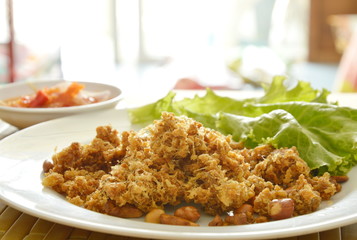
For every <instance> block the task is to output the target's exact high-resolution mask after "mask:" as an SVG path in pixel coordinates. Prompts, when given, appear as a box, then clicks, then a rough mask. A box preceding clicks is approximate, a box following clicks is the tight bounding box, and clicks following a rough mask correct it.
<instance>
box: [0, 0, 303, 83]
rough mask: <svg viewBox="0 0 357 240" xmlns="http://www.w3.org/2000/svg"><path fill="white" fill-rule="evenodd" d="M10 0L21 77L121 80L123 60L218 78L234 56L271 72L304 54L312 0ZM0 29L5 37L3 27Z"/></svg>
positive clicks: (139, 64) (1, 34) (220, 77)
mask: <svg viewBox="0 0 357 240" xmlns="http://www.w3.org/2000/svg"><path fill="white" fill-rule="evenodd" d="M6 1H7V0H0V4H2V5H6ZM12 2H13V10H14V12H13V16H14V28H15V40H16V49H15V50H16V51H15V52H16V73H17V74H16V77H17V80H26V79H46V78H65V79H69V80H88V81H117V80H118V77H117V72H118V69H119V70H120V69H121V67H122V66H125V65H131V66H139V67H138V68H137V69H140V66H148V65H154V66H158V65H159V66H163V65H164V66H176V68H171V70H172V71H176V72H181V73H183V74H182V76H183V77H184V75H185V74H186V75H190V74H198V75H199V74H203V72H205V76H204V78H206V79H207V81H209V82H210V81H211V82H214V81H218V80H219V79H224V77H222V75H223V74H226V71H227V66H228V65H229V64H231V63H232V62H234V61H236V60H239V61H240V60H241V59H243V60H245V61H244V62H245V63H250V64H251V63H255V64H257V66H253V68H254V67H255V68H261V67H262V66H263V65H264V64H265V65H266V66H268V67H265V68H268V69H270V71H271V70H272V69H273V71H272V72H271V73H270V72H268V75H269V74H274V73H280V72H282V71H285V68H283V67H281V66H282V65H284V64H285V63H286V62H292V61H299V60H301V59H305V56H306V52H307V40H306V39H307V37H308V35H307V34H308V31H307V29H306V26H307V24H306V21H307V18H308V5H309V1H308V0H299V1H292V0H290V1H289V0H225V1H221V0H197V1H189V0H170V1H165V0H150V1H143V0H130V1H128V0H76V1H71V0H51V1H46V0H12ZM1 9H3V8H1ZM2 16H4V14H1V17H2ZM1 22H2V24H3V23H4V22H6V21H1ZM1 26H2V25H1ZM0 31H1V33H0V36H1V38H0V41H1V43H4V42H6V41H7V39H3V38H4V37H3V36H6V32H7V30H6V25H5V26H4V27H1V28H0ZM0 54H1V56H0V60H1V61H0V64H1V69H4V63H3V62H5V61H6V60H4V54H3V53H1V52H0ZM5 58H6V57H5ZM254 59H255V60H254ZM239 61H238V62H239ZM236 62H237V61H236ZM240 64H241V62H240ZM233 65H234V64H233ZM233 65H232V64H231V67H232V66H233ZM246 65H247V64H245V65H244V64H243V65H242V66H243V69H244V71H245V72H249V71H251V69H249V66H248V67H247V66H246ZM178 66H179V67H178ZM242 66H240V67H242ZM275 69H276V70H275ZM260 70H261V69H260ZM194 72H198V73H194ZM261 72H262V71H260V72H259V73H258V75H259V74H261ZM0 73H1V72H0ZM254 74H256V72H255V73H254ZM254 74H252V76H253V77H254ZM223 81H225V80H223ZM222 83H223V84H224V82H222ZM218 84H220V83H218Z"/></svg>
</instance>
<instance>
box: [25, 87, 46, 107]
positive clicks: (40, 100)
mask: <svg viewBox="0 0 357 240" xmlns="http://www.w3.org/2000/svg"><path fill="white" fill-rule="evenodd" d="M48 99H49V98H48V96H47V95H46V93H44V92H43V91H42V90H39V91H37V93H36V96H35V98H34V99H32V100H31V102H30V103H29V107H32V108H35V107H42V106H44V105H45V103H46V102H47V101H48Z"/></svg>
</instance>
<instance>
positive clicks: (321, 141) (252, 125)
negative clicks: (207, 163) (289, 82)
mask: <svg viewBox="0 0 357 240" xmlns="http://www.w3.org/2000/svg"><path fill="white" fill-rule="evenodd" d="M262 108H263V109H264V110H266V112H267V113H264V114H261V115H260V116H257V117H246V116H239V115H234V114H229V113H223V112H222V113H220V114H219V118H218V120H217V122H216V123H217V125H216V127H217V129H218V130H219V131H220V132H222V133H224V134H231V135H232V136H233V139H235V140H237V141H244V142H245V145H246V146H247V147H255V146H257V145H259V144H262V143H270V144H272V145H273V146H275V147H292V146H295V147H296V148H297V149H298V151H299V153H300V156H301V157H302V159H304V160H305V161H306V162H307V164H308V165H309V167H310V168H311V169H312V170H315V171H316V173H317V174H319V175H320V174H322V173H324V172H326V171H328V172H330V173H331V174H333V175H345V174H346V173H347V172H348V171H349V170H350V169H351V168H352V167H353V166H354V165H356V164H357V133H356V129H357V110H356V109H351V108H342V107H337V106H334V105H329V104H307V103H299V102H295V103H291V104H285V105H282V106H280V107H279V106H278V104H275V105H274V106H270V105H265V106H263V107H262ZM273 108H275V109H273ZM284 108H285V110H284ZM272 109H273V110H272ZM270 110H271V111H270Z"/></svg>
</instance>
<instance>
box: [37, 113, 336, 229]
mask: <svg viewBox="0 0 357 240" xmlns="http://www.w3.org/2000/svg"><path fill="white" fill-rule="evenodd" d="M53 165H54V166H53V167H52V168H51V169H50V170H49V171H48V172H47V173H45V177H44V179H43V185H44V186H47V187H51V188H52V189H54V190H55V191H57V192H59V193H62V194H64V195H65V196H66V197H67V199H68V200H69V201H70V202H72V203H74V204H76V205H79V206H83V207H85V208H87V209H90V210H93V211H97V212H101V213H105V214H110V215H118V214H117V213H118V212H120V211H119V210H121V209H124V208H125V209H129V210H130V209H131V210H133V209H136V210H138V211H136V212H144V213H147V212H149V211H150V210H152V209H158V208H159V209H160V208H164V207H165V205H177V204H180V203H182V202H188V203H196V204H200V205H201V206H202V207H203V209H204V211H205V212H206V213H208V214H211V215H213V216H215V215H216V214H221V213H223V212H228V211H234V210H235V209H239V208H240V207H241V206H242V205H243V204H245V203H250V204H251V205H252V206H253V210H254V214H257V215H258V217H257V218H256V219H257V220H254V221H255V222H261V221H260V220H259V219H262V218H264V219H267V218H268V217H269V213H268V206H269V203H270V202H271V201H272V200H274V199H285V198H290V199H292V200H293V201H294V203H295V204H294V206H295V209H294V215H300V214H305V213H309V212H312V211H315V210H316V209H317V208H318V206H319V205H320V202H321V201H322V200H327V199H329V198H331V197H332V196H333V195H334V194H335V193H336V191H337V190H336V189H338V186H339V184H337V183H336V181H332V180H331V178H330V176H329V174H328V173H326V174H325V175H323V176H321V177H311V176H310V169H309V167H308V166H307V164H306V163H305V162H304V161H303V160H302V159H301V158H300V157H299V154H298V151H297V149H296V148H294V147H293V148H282V149H274V148H273V147H272V146H270V145H263V146H258V147H256V148H255V149H245V148H242V145H241V144H240V143H236V142H234V141H233V140H232V138H231V137H230V136H224V135H222V134H221V133H219V132H217V131H215V130H212V129H208V128H205V127H203V126H202V124H201V123H199V122H197V121H194V120H193V119H191V118H188V117H184V116H180V117H178V116H175V115H174V114H172V113H166V112H164V113H163V114H162V117H161V120H157V121H155V122H154V123H153V124H151V125H149V126H148V127H146V128H143V129H142V130H140V131H138V132H135V131H124V132H122V133H121V134H120V135H119V133H118V132H117V131H116V130H114V129H112V128H111V127H110V126H101V127H98V128H97V135H96V137H95V138H94V139H93V140H92V142H91V143H89V144H86V145H81V144H79V143H72V144H71V145H70V146H69V147H67V148H65V149H63V150H62V151H61V152H59V153H56V154H54V156H53ZM128 206H129V207H128ZM127 212H128V211H126V214H127ZM133 212H135V211H134V210H133ZM127 215H129V216H130V214H127ZM134 215H135V214H133V216H134ZM136 215H138V214H136ZM136 215H135V216H136ZM250 222H253V220H251V221H250Z"/></svg>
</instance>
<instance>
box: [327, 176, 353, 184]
mask: <svg viewBox="0 0 357 240" xmlns="http://www.w3.org/2000/svg"><path fill="white" fill-rule="evenodd" d="M331 178H332V179H333V180H335V181H336V182H337V183H344V182H347V181H348V179H349V178H348V176H331Z"/></svg>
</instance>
